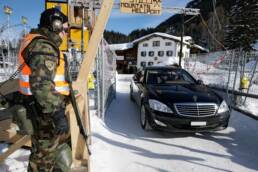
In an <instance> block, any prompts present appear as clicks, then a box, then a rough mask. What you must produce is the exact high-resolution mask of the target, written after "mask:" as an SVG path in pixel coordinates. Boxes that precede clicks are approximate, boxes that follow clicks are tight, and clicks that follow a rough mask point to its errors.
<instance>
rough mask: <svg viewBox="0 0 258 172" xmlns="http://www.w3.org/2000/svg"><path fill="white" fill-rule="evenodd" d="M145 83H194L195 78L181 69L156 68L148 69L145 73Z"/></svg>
mask: <svg viewBox="0 0 258 172" xmlns="http://www.w3.org/2000/svg"><path fill="white" fill-rule="evenodd" d="M146 83H147V84H155V85H156V84H157V85H162V84H180V83H181V84H195V83H196V81H195V79H194V78H193V77H192V76H191V75H190V74H188V73H187V72H186V71H184V70H181V69H177V70H175V69H166V70H164V69H158V70H148V71H147V75H146Z"/></svg>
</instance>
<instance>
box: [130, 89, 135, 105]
mask: <svg viewBox="0 0 258 172" xmlns="http://www.w3.org/2000/svg"><path fill="white" fill-rule="evenodd" d="M130 100H131V101H132V102H135V100H134V98H133V95H132V89H130Z"/></svg>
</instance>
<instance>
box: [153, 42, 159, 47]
mask: <svg viewBox="0 0 258 172" xmlns="http://www.w3.org/2000/svg"><path fill="white" fill-rule="evenodd" d="M152 45H153V47H159V46H160V41H153V43H152Z"/></svg>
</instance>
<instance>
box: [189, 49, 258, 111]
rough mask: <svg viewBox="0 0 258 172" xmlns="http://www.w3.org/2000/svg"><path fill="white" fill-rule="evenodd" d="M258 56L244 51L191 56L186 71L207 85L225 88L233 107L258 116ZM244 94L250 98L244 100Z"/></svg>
mask: <svg viewBox="0 0 258 172" xmlns="http://www.w3.org/2000/svg"><path fill="white" fill-rule="evenodd" d="M257 62H258V53H257V52H252V53H246V52H242V51H237V50H235V51H222V52H214V53H207V54H202V55H192V56H191V57H190V58H188V59H185V69H186V70H188V71H189V72H190V73H191V74H193V75H194V76H195V77H196V78H197V79H201V80H203V81H204V83H205V84H207V85H209V86H212V87H217V88H222V89H224V90H225V91H226V92H227V93H229V92H238V93H239V94H240V95H239V94H238V93H237V94H238V96H236V95H235V94H234V95H235V96H231V95H228V96H229V97H230V98H231V101H230V103H231V104H232V105H234V106H237V107H238V108H241V109H243V110H248V111H249V112H251V113H252V114H254V115H258V112H257V109H258V99H256V98H250V97H256V96H258V67H257ZM241 93H247V94H251V96H248V95H247V97H245V96H243V95H244V94H243V95H242V96H241Z"/></svg>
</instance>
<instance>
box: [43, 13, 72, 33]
mask: <svg viewBox="0 0 258 172" xmlns="http://www.w3.org/2000/svg"><path fill="white" fill-rule="evenodd" d="M67 21H68V18H67V16H66V15H64V14H63V13H62V12H61V11H60V10H59V9H57V8H50V9H47V10H45V11H44V12H42V13H41V16H40V23H39V27H46V28H48V29H49V30H50V31H52V32H56V33H59V32H61V31H62V30H63V23H66V22H67Z"/></svg>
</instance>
